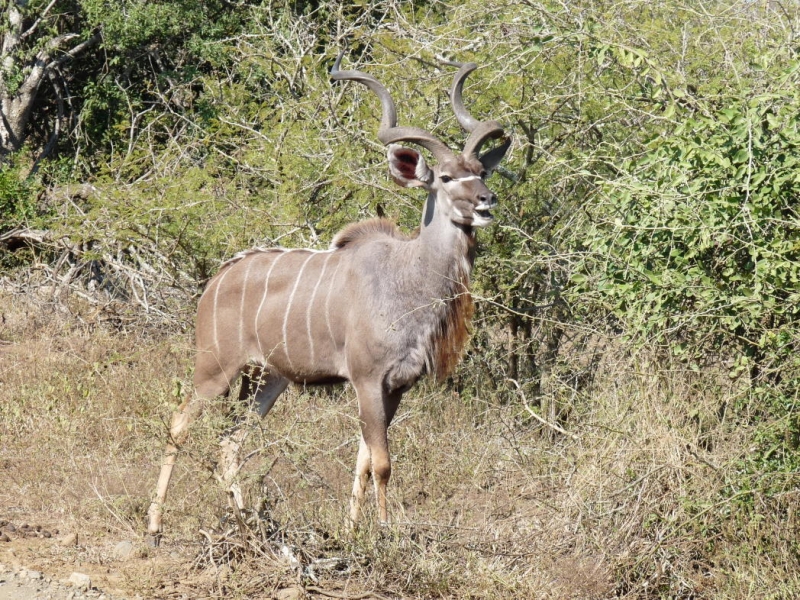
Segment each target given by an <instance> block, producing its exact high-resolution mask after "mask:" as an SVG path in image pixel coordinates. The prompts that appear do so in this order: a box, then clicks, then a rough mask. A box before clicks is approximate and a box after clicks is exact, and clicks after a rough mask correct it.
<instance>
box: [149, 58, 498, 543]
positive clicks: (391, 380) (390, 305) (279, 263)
mask: <svg viewBox="0 0 800 600" xmlns="http://www.w3.org/2000/svg"><path fill="white" fill-rule="evenodd" d="M340 61H341V56H340V57H339V58H338V59H337V60H336V63H335V64H334V67H333V69H332V70H331V76H332V78H333V79H334V80H336V81H346V80H352V81H357V82H359V83H362V84H364V85H366V86H367V87H369V89H370V90H372V91H373V92H374V93H375V94H376V95H377V96H378V98H379V99H380V101H381V105H382V118H381V124H380V128H379V131H378V139H379V140H380V141H381V142H382V143H383V144H385V145H387V146H388V160H389V171H390V174H391V176H392V178H393V179H394V180H395V181H396V182H397V183H398V184H399V185H400V186H403V187H419V188H422V189H424V190H425V191H427V193H428V195H427V200H426V202H425V206H424V210H423V214H422V222H421V225H420V229H419V233H418V235H416V236H415V237H409V236H406V235H404V234H402V233H401V232H400V231H399V230H398V229H397V228H396V227H395V226H394V225H393V224H391V223H390V222H388V221H386V220H383V219H371V220H367V221H362V222H359V223H353V224H351V225H348V226H347V227H345V228H344V229H343V230H342V231H341V232H339V233H338V234H337V235H336V236H335V237H334V239H333V242H332V244H331V247H330V249H329V250H326V251H315V250H307V249H284V248H273V249H252V250H248V251H246V252H242V253H241V254H239V255H237V256H235V257H234V258H232V259H231V260H229V261H227V262H226V263H224V264H223V265H222V267H221V268H220V270H219V272H218V273H217V274H216V275H215V276H214V277H213V278H212V279H211V281H210V282H209V283H208V286H207V287H206V289H205V292H204V293H203V295H202V297H201V298H200V302H199V304H198V308H197V325H196V342H197V355H196V359H195V370H194V391H193V393H192V394H190V395H189V396H188V397H187V399H186V401H184V403H183V405H182V406H181V407H180V409H179V410H178V411H177V412H176V413H175V414H174V415H173V419H172V424H171V427H170V441H169V443H168V444H167V447H166V450H165V453H164V461H163V463H162V467H161V473H160V477H159V480H158V487H157V490H156V497H155V499H154V500H153V502H152V504H151V506H150V510H149V525H148V532H149V533H150V534H151V536H153V539H155V540H157V539H158V537H157V536H158V535H160V532H161V529H162V523H161V516H162V506H163V503H164V500H165V498H166V493H167V487H168V485H169V479H170V476H171V473H172V467H173V465H174V463H175V457H176V454H177V447H178V446H179V445H180V444H181V443H182V442H183V440H184V439H185V436H186V433H187V427H188V426H189V424H190V422H191V421H192V420H193V419H194V418H196V417H197V416H198V414H199V413H200V412H201V410H202V407H203V404H204V401H206V400H209V399H211V398H214V397H216V396H220V395H222V394H226V393H227V392H228V391H229V389H230V387H231V385H232V384H233V383H234V382H235V381H236V379H237V378H238V377H239V376H240V374H242V372H243V371H246V373H245V375H246V376H248V373H249V371H247V370H248V369H250V368H251V367H249V365H255V368H256V369H257V370H258V375H259V376H258V377H253V376H252V375H251V376H248V379H247V380H245V381H244V382H243V385H242V393H241V394H240V396H241V397H244V396H246V395H247V394H248V393H250V392H254V393H255V405H256V407H257V410H258V412H259V413H260V415H261V416H264V415H266V413H267V412H268V411H269V410H270V408H272V405H273V404H274V402H275V400H276V399H277V397H278V396H279V395H280V394H281V393H282V392H283V391H284V390H285V389H286V387H287V386H288V384H289V383H290V382H295V383H301V384H304V385H305V384H319V383H332V382H341V381H350V382H351V383H352V384H353V387H354V388H355V390H356V394H357V396H358V409H359V419H360V423H361V441H360V444H359V449H358V457H357V459H356V468H355V481H354V484H353V493H352V497H351V504H350V517H351V519H352V521H353V522H354V523H355V522H356V521H358V518H359V515H360V512H361V505H362V502H363V499H364V494H365V490H366V487H367V482H368V480H369V477H370V475H371V476H372V477H373V478H374V482H375V493H376V499H377V504H378V510H379V517H380V520H381V522H385V521H386V520H387V511H386V484H387V482H388V481H389V476H390V473H391V464H390V459H389V445H388V439H387V428H388V426H389V423H390V422H391V421H392V417H394V414H395V412H396V411H397V407H398V405H399V404H400V399H401V398H402V396H403V394H404V393H405V392H406V391H407V390H408V389H409V388H411V386H413V385H414V383H415V382H416V381H417V380H418V379H419V378H420V377H422V376H423V375H424V374H432V375H434V376H436V377H438V378H443V377H446V376H447V375H448V374H449V373H450V372H451V370H452V369H453V368H454V367H455V365H456V363H457V361H458V359H459V358H460V356H461V352H462V350H463V348H464V345H465V343H466V341H467V328H468V324H469V320H470V318H471V315H472V298H471V296H470V293H469V278H470V272H471V270H472V265H473V261H474V256H475V230H476V229H477V228H479V227H483V226H486V225H488V224H489V223H490V222H491V221H492V219H493V217H492V215H491V213H490V210H491V209H492V208H493V207H494V206H495V205H496V203H497V200H496V197H495V194H494V193H492V192H491V191H490V190H489V188H488V187H487V186H486V183H485V179H486V178H487V177H488V176H489V175H490V174H491V173H492V171H493V170H494V169H495V167H496V166H497V165H498V163H499V162H500V161H501V160H502V158H503V156H504V155H505V153H506V151H507V149H508V147H509V144H510V139H509V138H507V137H505V136H504V133H503V129H502V127H501V126H500V125H499V124H498V123H497V122H495V121H482V122H481V121H477V120H476V119H474V118H473V117H472V116H471V115H470V114H469V112H468V111H467V110H466V109H465V108H464V104H463V102H462V99H461V93H462V87H463V83H464V80H465V78H466V77H467V75H469V73H471V72H472V71H473V70H474V69H475V68H476V65H475V64H473V63H468V64H465V65H458V64H455V63H453V64H454V66H459V67H460V69H459V71H458V72H457V73H456V75H455V77H454V80H453V86H452V88H451V93H450V95H451V102H452V106H453V110H454V112H455V114H456V117H457V119H458V122H459V123H460V124H461V126H462V127H463V128H464V129H465V130H466V131H467V132H469V136H468V138H467V141H466V143H465V145H464V149H463V150H462V152H460V153H456V152H453V151H451V150H450V149H449V148H448V147H447V145H446V144H444V143H443V142H442V141H440V140H439V139H437V138H436V137H435V136H434V135H432V134H431V133H429V132H427V131H425V130H423V129H419V128H416V127H397V114H396V110H395V105H394V102H393V101H392V98H391V96H390V94H389V92H388V91H387V90H386V88H384V87H383V85H381V84H380V83H379V82H378V81H377V80H376V79H375V78H373V77H372V76H370V75H367V74H366V73H362V72H360V71H341V70H340V69H339V65H340ZM490 138H501V139H502V141H501V143H500V144H499V145H498V146H497V147H495V148H494V149H493V150H490V151H488V152H486V153H485V154H483V155H481V154H480V149H481V146H482V145H483V144H484V143H485V142H486V141H487V140H489V139H490ZM397 142H407V143H411V144H414V145H416V146H421V147H422V148H425V149H427V150H428V151H430V152H431V154H432V155H433V156H434V158H435V159H436V162H437V164H436V165H435V166H429V165H428V164H427V163H426V162H425V160H424V158H423V157H422V154H421V153H420V152H419V151H418V150H416V149H414V148H411V147H407V146H400V145H398V144H397ZM244 435H245V434H244V428H240V429H238V430H234V432H233V433H232V434H230V435H229V436H227V438H226V439H224V440H223V442H222V450H223V452H222V458H221V461H220V462H221V465H220V471H221V472H220V477H221V479H222V480H223V481H224V482H225V483H226V484H227V485H228V486H229V488H228V489H229V491H230V492H231V495H232V498H233V501H234V502H235V504H236V505H238V506H239V507H241V497H240V495H239V494H238V490H237V488H236V486H235V485H233V478H234V476H235V475H236V473H237V471H238V469H239V466H240V465H239V446H240V444H241V442H242V441H243V439H244Z"/></svg>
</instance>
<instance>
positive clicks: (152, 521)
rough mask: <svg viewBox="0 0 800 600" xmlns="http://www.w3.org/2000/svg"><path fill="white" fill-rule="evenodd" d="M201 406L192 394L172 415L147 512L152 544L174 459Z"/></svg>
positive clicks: (148, 530) (158, 526) (200, 401)
mask: <svg viewBox="0 0 800 600" xmlns="http://www.w3.org/2000/svg"><path fill="white" fill-rule="evenodd" d="M203 404H204V400H203V399H202V398H199V397H198V396H196V395H195V394H194V393H193V392H192V393H190V394H189V395H188V396H187V398H186V400H184V402H183V404H181V406H180V408H178V410H177V411H175V412H174V413H173V415H172V423H171V424H170V428H169V440H168V441H167V444H166V447H165V448H164V458H163V461H162V463H161V471H160V472H159V474H158V484H156V495H155V498H154V499H153V501H152V502H151V504H150V508H149V510H148V511H147V514H148V517H149V522H148V525H147V533H148V534H149V535H150V536H153V537H152V539H151V541H152V543H153V544H155V543H157V541H158V540H157V536H158V535H160V533H161V518H162V509H163V506H164V501H165V500H166V498H167V489H168V488H169V481H170V479H171V478H172V469H173V468H174V466H175V459H176V457H177V455H178V446H180V445H181V444H182V443H183V442H184V441H185V439H186V434H187V431H188V428H189V425H190V423H191V422H192V421H194V419H195V418H197V416H198V415H199V414H200V413H201V412H202V410H203Z"/></svg>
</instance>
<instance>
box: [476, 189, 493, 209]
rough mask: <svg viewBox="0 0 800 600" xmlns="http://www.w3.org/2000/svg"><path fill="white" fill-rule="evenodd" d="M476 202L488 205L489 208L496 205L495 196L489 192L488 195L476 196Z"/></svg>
mask: <svg viewBox="0 0 800 600" xmlns="http://www.w3.org/2000/svg"><path fill="white" fill-rule="evenodd" d="M478 200H479V201H480V204H484V205H486V204H488V205H489V206H492V205H494V204H496V203H497V196H495V195H494V194H492V193H491V192H489V193H488V194H478Z"/></svg>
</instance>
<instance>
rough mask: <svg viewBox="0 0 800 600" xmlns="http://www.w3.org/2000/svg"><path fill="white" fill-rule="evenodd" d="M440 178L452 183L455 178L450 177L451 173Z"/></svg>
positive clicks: (444, 181) (443, 181)
mask: <svg viewBox="0 0 800 600" xmlns="http://www.w3.org/2000/svg"><path fill="white" fill-rule="evenodd" d="M440 179H441V180H442V183H450V182H451V181H453V178H452V177H450V175H442V176H441V177H440Z"/></svg>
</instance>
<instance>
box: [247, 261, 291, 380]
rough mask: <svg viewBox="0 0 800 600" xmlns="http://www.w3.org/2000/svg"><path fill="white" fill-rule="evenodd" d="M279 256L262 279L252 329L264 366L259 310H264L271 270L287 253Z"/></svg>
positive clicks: (264, 358)
mask: <svg viewBox="0 0 800 600" xmlns="http://www.w3.org/2000/svg"><path fill="white" fill-rule="evenodd" d="M280 252H281V254H279V255H278V256H276V257H275V260H273V261H272V264H271V265H270V266H269V270H267V276H266V277H265V278H264V295H263V296H261V304H259V305H258V310H257V311H256V318H255V322H254V327H255V330H256V342H257V343H258V353H259V354H260V355H261V360H262V362H263V363H264V364H266V362H267V357H266V356H265V355H264V349H263V348H262V347H261V337H260V336H259V335H258V320H259V317H260V316H261V309H262V308H264V302H265V301H266V300H267V291H268V290H269V277H270V275H272V269H274V268H275V265H277V264H278V261H279V260H280V259H281V258H283V257H284V256H286V254H287V252H286V251H285V250H280Z"/></svg>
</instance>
